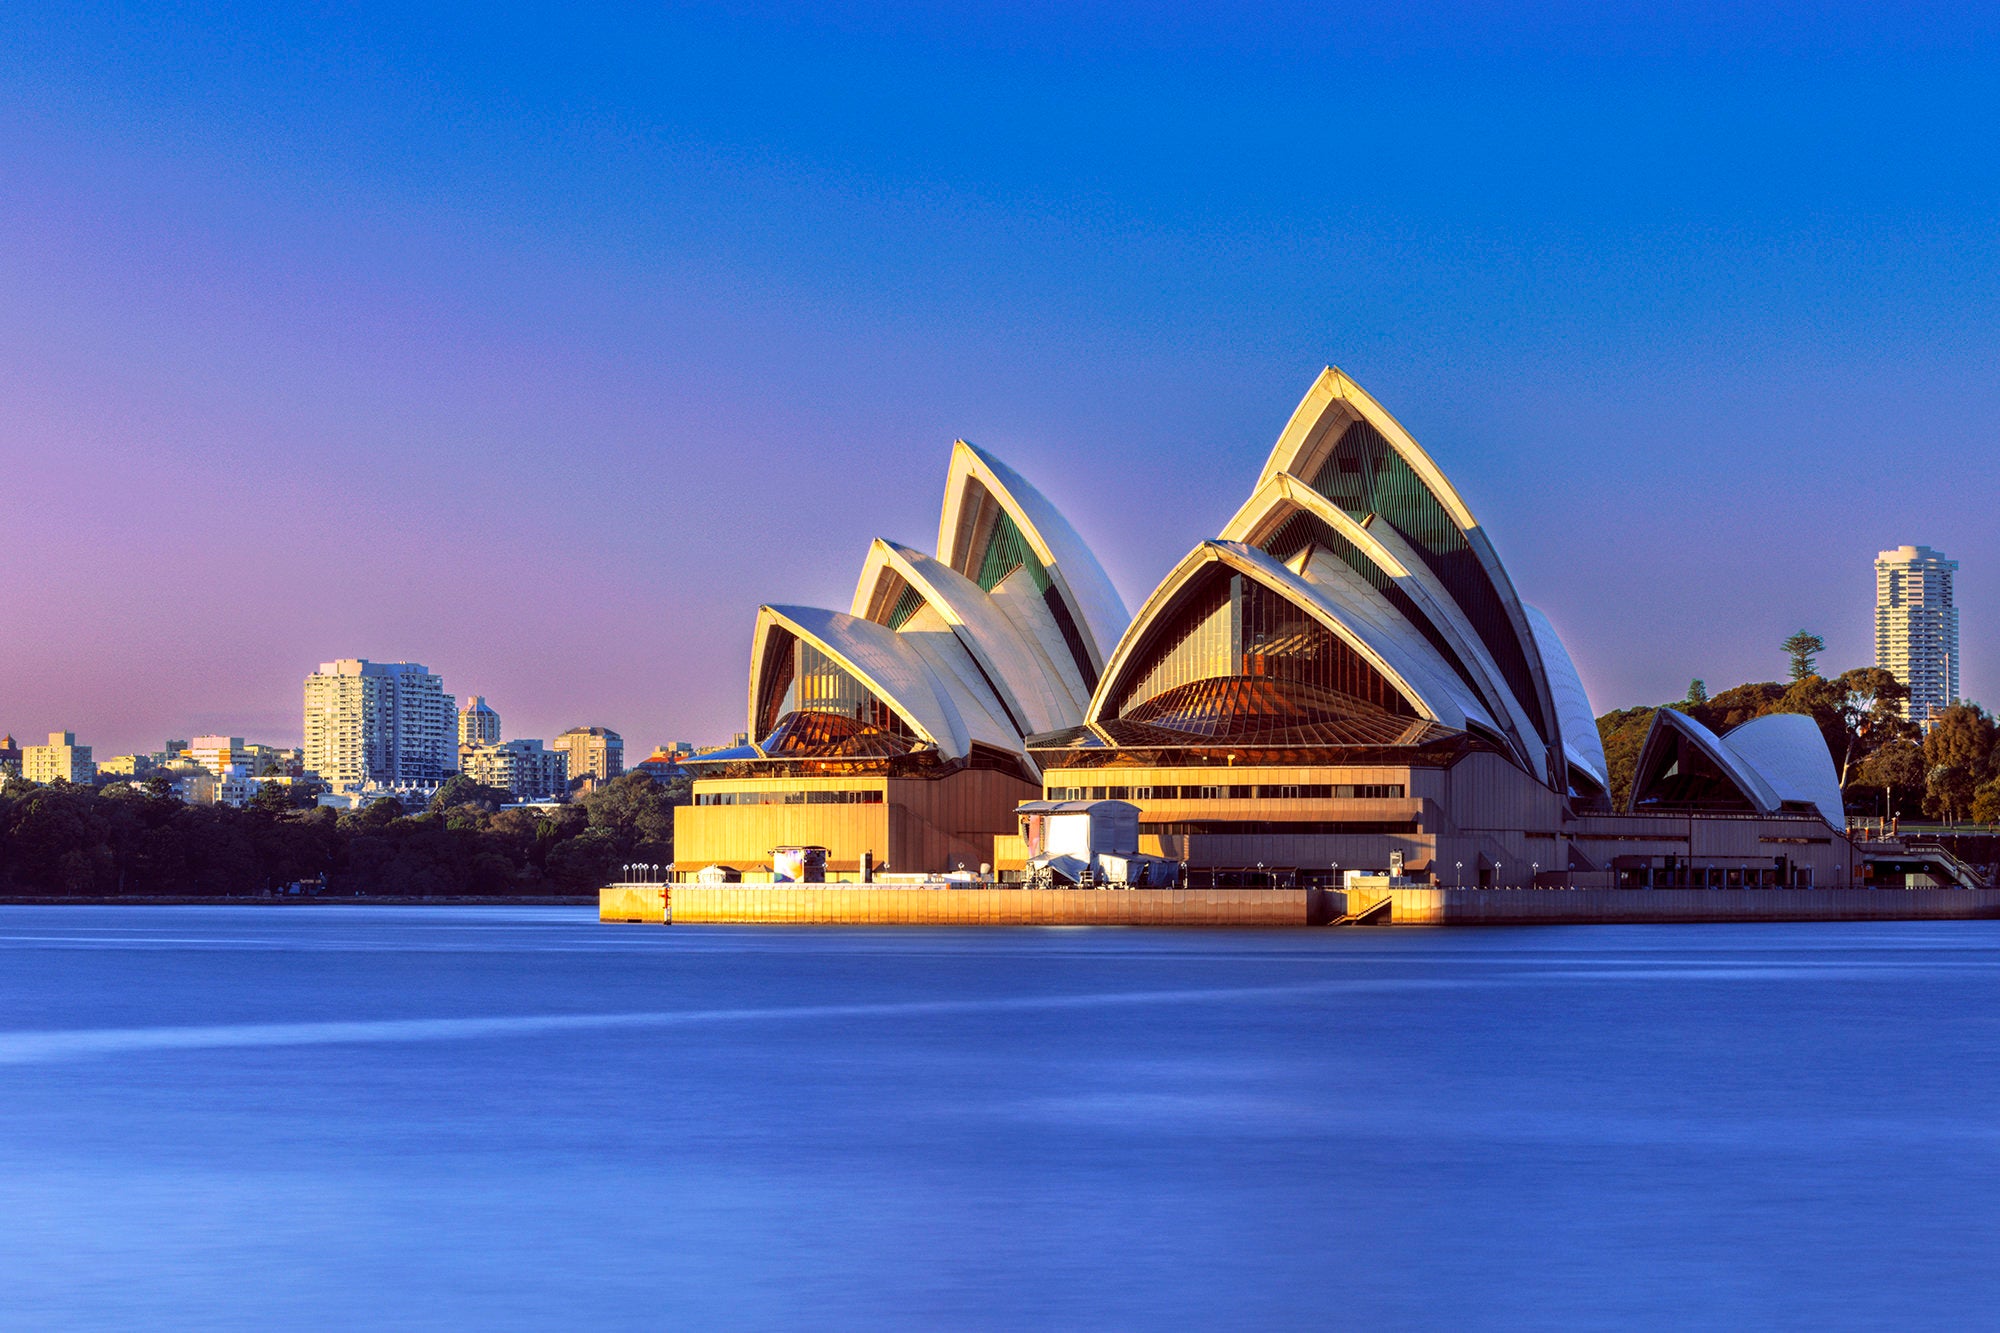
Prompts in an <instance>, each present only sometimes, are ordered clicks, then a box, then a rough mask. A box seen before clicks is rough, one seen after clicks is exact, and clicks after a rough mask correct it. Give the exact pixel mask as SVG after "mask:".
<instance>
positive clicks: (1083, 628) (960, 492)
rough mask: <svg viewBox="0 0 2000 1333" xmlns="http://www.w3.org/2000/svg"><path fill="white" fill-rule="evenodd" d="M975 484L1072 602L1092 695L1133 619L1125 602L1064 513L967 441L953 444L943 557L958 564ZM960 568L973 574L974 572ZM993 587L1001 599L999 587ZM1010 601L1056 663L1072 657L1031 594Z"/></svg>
mask: <svg viewBox="0 0 2000 1333" xmlns="http://www.w3.org/2000/svg"><path fill="white" fill-rule="evenodd" d="M974 482H976V483H978V486H979V488H980V489H981V490H983V491H985V492H986V493H987V494H988V495H990V496H992V497H993V499H994V500H995V501H997V502H998V503H999V505H1000V506H1001V508H1002V509H1003V510H1004V511H1005V512H1006V514H1007V516H1008V517H1009V518H1010V519H1012V520H1013V522H1014V525H1015V527H1017V528H1019V529H1020V531H1021V534H1022V536H1023V537H1024V538H1026V540H1027V542H1028V544H1029V545H1030V547H1032V548H1033V550H1034V553H1035V556H1036V558H1037V559H1038V560H1040V562H1041V564H1042V566H1043V568H1044V569H1045V570H1046V571H1047V574H1048V577H1049V580H1050V582H1051V583H1052V584H1053V585H1054V587H1055V590H1056V592H1057V595H1058V596H1060V597H1061V598H1062V599H1063V601H1064V604H1065V605H1066V606H1067V608H1068V610H1069V614H1070V617H1071V619H1072V620H1073V621H1074V622H1075V624H1076V627H1077V629H1078V630H1079V631H1080V633H1081V635H1082V640H1083V642H1082V649H1083V652H1084V655H1085V657H1086V658H1087V660H1088V665H1089V670H1088V671H1087V672H1086V671H1084V670H1083V669H1082V667H1083V664H1082V663H1077V664H1076V665H1077V668H1078V671H1077V675H1078V684H1079V686H1080V687H1081V688H1080V689H1079V691H1078V692H1079V693H1080V694H1081V695H1083V696H1085V697H1087V696H1088V694H1089V692H1090V683H1091V681H1092V680H1093V679H1094V678H1095V677H1096V676H1098V675H1100V674H1101V673H1102V672H1103V670H1104V665H1105V661H1106V659H1107V658H1108V657H1109V656H1110V653H1111V648H1112V646H1113V645H1114V644H1116V643H1117V642H1118V638H1119V636H1120V635H1121V634H1123V633H1124V632H1125V626H1126V625H1127V624H1128V623H1129V621H1130V616H1129V615H1128V614H1127V612H1126V610H1125V603H1124V600H1123V599H1122V598H1120V597H1119V595H1118V590H1117V589H1116V588H1115V587H1113V586H1112V583H1111V578H1110V576H1109V575H1107V574H1106V573H1105V572H1104V567H1103V566H1102V565H1100V564H1099V563H1098V562H1097V557H1096V556H1094V555H1092V554H1091V551H1090V548H1089V547H1088V546H1087V545H1085V544H1084V541H1083V538H1081V537H1079V536H1078V535H1077V532H1076V529H1075V528H1073V527H1071V526H1070V523H1069V520H1068V519H1066V518H1064V517H1063V515H1062V512H1061V511H1060V510H1058V509H1057V508H1056V507H1055V506H1054V505H1053V504H1051V503H1049V501H1048V499H1047V497H1045V496H1044V495H1043V494H1042V493H1041V492H1040V491H1038V490H1036V489H1035V488H1034V487H1033V486H1032V485H1030V484H1029V483H1028V482H1027V480H1026V479H1024V478H1023V477H1022V476H1021V474H1020V473H1018V472H1016V471H1014V469H1012V468H1010V467H1008V466H1007V465H1006V464H1005V463H1003V462H1001V461H1000V460H999V459H998V458H996V457H994V456H993V455H992V454H990V453H988V452H986V451H985V450H983V449H980V448H978V447H976V446H974V445H971V444H967V443H966V442H965V441H964V440H959V441H957V442H955V443H954V444H953V445H952V452H951V471H950V474H949V475H948V476H947V478H946V480H945V494H944V508H943V511H942V512H941V513H940V515H939V517H938V544H937V551H938V558H939V559H940V560H941V561H943V562H944V563H946V564H948V565H954V566H955V565H956V554H955V553H956V551H957V548H958V546H959V537H960V532H961V528H962V527H963V526H964V525H965V523H966V522H967V520H968V519H969V518H970V517H971V515H970V514H969V512H968V510H967V500H968V498H969V496H970V495H971V493H972V488H971V485H970V483H974ZM959 572H960V573H962V574H967V575H970V574H972V573H973V570H971V569H960V570H959ZM994 591H995V595H996V597H999V595H1000V590H999V589H995V590H994ZM1000 600H1001V601H1002V602H1003V605H1005V604H1007V602H1008V601H1009V599H1007V598H1004V597H1001V598H1000ZM1012 601H1013V602H1014V603H1015V604H1014V605H1011V606H1009V608H1008V609H1009V610H1010V612H1011V613H1013V614H1014V615H1015V616H1016V617H1017V618H1018V619H1021V620H1022V621H1023V622H1024V627H1026V628H1029V629H1031V630H1032V632H1033V636H1034V637H1035V638H1036V639H1037V640H1038V641H1045V642H1044V644H1043V646H1044V649H1045V650H1046V651H1048V652H1049V653H1050V656H1051V657H1053V658H1055V659H1056V660H1058V661H1064V662H1068V661H1069V660H1071V658H1072V654H1071V653H1070V650H1069V647H1068V645H1067V643H1066V641H1065V640H1064V639H1063V637H1062V635H1061V634H1060V632H1059V630H1058V628H1057V626H1056V625H1055V623H1054V621H1053V619H1052V618H1051V617H1050V616H1049V615H1048V613H1047V611H1046V610H1045V609H1043V608H1041V607H1038V606H1035V605H1033V601H1032V599H1028V598H1015V599H1012Z"/></svg>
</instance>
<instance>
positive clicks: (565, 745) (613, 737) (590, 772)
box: [549, 727, 625, 790]
mask: <svg viewBox="0 0 2000 1333" xmlns="http://www.w3.org/2000/svg"><path fill="white" fill-rule="evenodd" d="M549 744H550V745H551V747H552V748H554V749H558V750H561V751H563V752H564V753H565V754H567V755H568V756H569V779H570V785H571V786H574V787H582V788H584V789H585V790H588V789H590V788H592V787H597V786H601V785H602V784H604V783H606V782H609V781H611V779H613V778H615V777H617V776H619V775H620V774H622V773H623V772H624V771H625V739H624V737H622V736H620V735H619V734H618V733H617V732H615V731H613V730H611V728H609V727H571V728H570V729H569V730H568V731H565V732H564V733H563V734H562V735H560V736H558V737H556V738H555V739H554V740H553V741H551V742H549Z"/></svg>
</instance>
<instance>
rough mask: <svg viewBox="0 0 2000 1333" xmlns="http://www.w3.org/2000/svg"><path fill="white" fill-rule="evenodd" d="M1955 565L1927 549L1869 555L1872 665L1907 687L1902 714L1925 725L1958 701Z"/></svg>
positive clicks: (1910, 547) (1955, 563)
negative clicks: (1872, 599) (1872, 582)
mask: <svg viewBox="0 0 2000 1333" xmlns="http://www.w3.org/2000/svg"><path fill="white" fill-rule="evenodd" d="M1957 572H1958V561H1956V560H1947V559H1945V558H1944V556H1942V555H1940V554H1938V553H1937V552H1936V551H1933V550H1932V549H1931V548H1930V547H1928V546H1898V547H1897V548H1896V549H1895V550H1893V551H1883V552H1882V553H1881V554H1879V555H1877V556H1876V557H1875V665H1876V666H1878V667H1882V668H1883V669H1885V670H1887V671H1888V672H1890V673H1891V674H1892V675H1894V676H1895V677H1896V679H1897V680H1899V681H1901V682H1902V683H1903V684H1904V685H1905V686H1907V687H1908V688H1909V691H1910V700H1909V702H1908V703H1907V704H1905V705H1904V709H1903V716H1905V717H1907V718H1909V719H1910V721H1912V722H1923V723H1928V722H1929V720H1930V717H1931V714H1933V713H1935V712H1936V711H1937V710H1938V709H1940V708H1943V707H1944V706H1945V705H1946V704H1948V703H1951V702H1953V701H1954V700H1956V699H1957V698H1958V605H1957V603H1956V602H1954V601H1953V600H1952V589H1951V585H1952V577H1953V575H1955V574H1956V573H1957Z"/></svg>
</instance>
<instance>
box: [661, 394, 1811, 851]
mask: <svg viewBox="0 0 2000 1333" xmlns="http://www.w3.org/2000/svg"><path fill="white" fill-rule="evenodd" d="M749 731H750V734H751V736H752V738H753V739H752V743H751V744H749V745H747V746H742V747H739V748H737V749H734V750H728V751H722V752H718V753H713V754H709V755H707V756H703V757H702V758H701V759H700V760H699V761H698V765H699V767H698V769H697V772H698V774H699V777H698V780H697V782H696V784H695V794H694V803H693V804H692V805H691V806H687V807H684V808H682V809H681V810H680V811H679V812H678V815H677V822H676V826H675V837H676V865H677V867H678V875H679V876H680V877H691V876H692V875H693V874H694V873H697V872H699V871H701V870H703V869H707V871H708V873H709V874H711V875H716V874H727V875H729V876H731V877H736V876H741V877H742V878H744V879H751V880H754V879H758V878H768V877H769V876H770V873H771V868H772V866H773V864H774V853H775V852H776V851H777V850H778V849H780V848H787V847H800V846H809V847H819V848H825V849H826V871H827V875H828V878H830V879H834V878H837V879H851V878H860V877H869V876H899V875H916V874H938V873H951V872H958V871H964V872H968V873H972V874H979V873H982V872H984V871H986V870H988V869H989V868H990V870H991V871H992V873H994V874H996V875H997V876H998V877H1000V878H1002V879H1006V878H1010V877H1013V876H1017V875H1018V874H1019V873H1020V872H1021V870H1022V868H1023V865H1024V863H1025V861H1026V859H1027V849H1026V847H1025V846H1024V845H1023V843H1022V841H1021V838H1020V837H1019V834H1018V821H1017V815H1016V810H1017V807H1019V806H1020V805H1021V804H1022V803H1024V802H1029V801H1044V800H1046V801H1095V800H1119V801H1125V802H1129V803H1130V804H1131V805H1133V806H1136V807H1137V808H1138V810H1139V829H1140V844H1141V845H1140V847H1139V849H1138V850H1139V851H1140V852H1143V853H1148V854H1151V855H1153V856H1157V857H1163V858H1167V859H1169V860H1172V861H1174V862H1177V863H1179V864H1180V865H1181V866H1182V867H1184V869H1183V870H1182V874H1183V876H1184V877H1185V882H1187V883H1190V884H1193V885H1197V886H1199V885H1241V886H1257V885H1263V884H1271V885H1304V884H1321V883H1326V882H1329V881H1330V880H1331V879H1332V878H1333V877H1334V876H1335V875H1336V873H1337V872H1338V871H1339V870H1343V869H1344V870H1380V869H1385V868H1387V867H1389V866H1390V865H1391V864H1392V862H1395V863H1400V864H1401V865H1402V866H1403V867H1404V871H1405V874H1406V875H1408V876H1410V877H1411V878H1414V879H1418V880H1423V881H1429V882H1432V883H1436V884H1441V885H1446V886H1449V885H1453V884H1462V885H1464V886H1467V887H1472V886H1476V885H1525V884H1530V883H1534V884H1542V885H1550V886H1575V887H1586V886H1588V887H1612V886H1630V887H1666V886H1713V887H1757V886H1779V885H1783V886H1800V885H1814V884H1819V885H1826V884H1833V883H1844V882H1848V881H1849V880H1850V879H1851V867H1850V866H1849V865H1848V855H1849V852H1848V847H1847V844H1846V842H1845V840H1844V839H1843V838H1842V837H1841V836H1840V832H1839V830H1841V829H1842V828H1843V826H1844V817H1843V814H1842V808H1841V802H1840V791H1839V787H1838V784H1837V781H1836V779H1835V776H1834V771H1833V766H1832V761H1831V759H1830V757H1829V755H1828V753H1827V750H1826V746H1825V743H1824V741H1823V740H1822V739H1821V736H1820V733H1819V731H1818V729H1817V728H1816V727H1815V726H1814V724H1813V723H1812V721H1811V720H1810V719H1808V718H1804V717H1795V716H1778V717H1766V718H1760V719H1758V720H1756V721H1754V722H1751V723H1748V724H1745V725H1743V726H1741V727H1738V728H1736V729H1735V730H1733V731H1731V732H1730V733H1729V734H1727V735H1726V736H1717V735H1715V734H1713V733H1712V732H1710V731H1708V730H1707V729H1706V728H1704V727H1703V726H1702V725H1701V724H1700V723H1698V722H1696V721H1694V720H1693V719H1691V718H1688V717H1686V716H1684V715H1682V714H1679V713H1675V712H1672V711H1667V710H1662V712H1661V713H1660V714H1659V715H1658V718H1657V719H1656V722H1655V725H1654V729H1653V732H1652V734H1651V735H1650V736H1649V737H1648V739H1647V741H1646V743H1645V747H1644V751H1643V753H1642V755H1641V757H1640V760H1639V765H1638V771H1637V775H1636V777H1635V779H1634V782H1633V785H1632V790H1631V793H1630V795H1629V798H1628V799H1627V801H1626V803H1625V807H1624V808H1623V809H1617V810H1615V809H1613V807H1612V802H1611V799H1610V796H1609V794H1608V792H1609V786H1610V783H1609V777H1608V774H1607V771H1606V765H1605V759H1604V751H1603V748H1602V746H1601V744H1600V742H1599V740H1598V733H1597V727H1596V723H1595V721H1594V717H1593V710H1592V708H1591V704H1590V700H1589V698H1588V696H1587V694H1586V693H1585V690H1584V687H1583V683H1582V680H1581V679H1580V677H1579V675H1578V673H1577V669H1576V666H1575V663H1574V662H1573V661H1572V660H1571V658H1570V654H1569V652H1568V651H1567V649H1566V648H1565V647H1564V646H1563V643H1562V641H1561V639H1560V638H1558V636H1557V634H1556V632H1555V629H1554V627H1553V626H1552V625H1551V624H1550V623H1549V620H1548V618H1547V617H1546V616H1544V615H1542V614H1541V613H1540V612H1538V611H1537V610H1535V608H1534V607H1532V606H1530V605H1528V604H1526V603H1524V602H1523V601H1522V600H1521V599H1520V597H1519V596H1518V595H1517V593H1516V591H1515V588H1514V585H1513V583H1512V581H1511V580H1510V579H1509V578H1508V575H1507V571H1506V569H1505V568H1504V567H1503V566H1502V565H1501V563H1500V561H1499V558H1498V557H1497V556H1496V555H1495V553H1494V550H1493V547H1492V545H1491V544H1490V543H1489V542H1488V540H1487V538H1486V534H1485V533H1484V532H1483V531H1482V530H1481V528H1480V526H1479V524H1478V523H1477V522H1476V521H1475V520H1474V518H1473V516H1472V513H1471V510H1470V509H1469V508H1468V507H1467V506H1466V504H1465V502H1464V501H1463V500H1462V499H1461V498H1460V496H1459V495H1458V493H1457V491H1456V490H1454V489H1453V487H1452V485H1451V483H1450V482H1449V481H1448V480H1447V479H1446V478H1445V476H1444V474H1443V473H1442V472H1441V471H1439V469H1438V467H1437V466H1436V464H1434V463H1433V462H1432V461H1431V459H1430V458H1429V457H1428V456H1427V455H1426V454H1425V453H1424V451H1423V450H1422V449H1421V448H1419V447H1418V446H1417V444H1416V442H1415V441H1414V440H1413V439H1411V437H1410V436H1409V434H1408V433H1407V432H1406V431H1405V430H1404V429H1403V428H1402V426H1401V425H1399V424H1398V423H1397V422H1396V420H1395V419H1394V418H1393V417H1391V416H1390V415H1389V414H1388V413H1387V412H1385V411H1384V410H1383V409H1382V408H1381V406H1380V405H1379V404H1377V403H1376V402H1375V400H1374V399H1372V398H1370V397H1369V396H1368V395H1367V394H1366V393H1364V392H1363V391H1362V390H1361V389H1360V387H1359V386H1357V385H1356V384H1355V383H1354V382H1353V381H1352V380H1350V379H1348V378H1347V376H1345V375H1344V374H1342V373H1341V372H1340V371H1338V370H1331V369H1330V370H1327V371H1325V372H1324V373H1323V374H1321V376H1320V377H1319V379H1318V380H1317V382H1315V383H1314V384H1313V386H1312V389H1311V391H1310V392H1309V393H1307V395H1306V397H1305V399H1304V401H1303V402H1301V403H1300V404H1299V406H1298V409H1297V410H1296V411H1295V412H1294V413H1293V414H1292V418H1291V420H1290V422H1289V423H1287V425H1286V426H1285V429H1284V431H1283V433H1282V434H1281V435H1280V436H1279V438H1278V442H1277V444H1276V446H1275V447H1274V448H1273V449H1272V451H1271V454H1270V457H1269V460H1268V461H1267V462H1266V463H1265V465H1264V469H1263V472H1262V474H1261V475H1260V476H1259V477H1258V478H1257V479H1256V484H1255V485H1254V487H1252V489H1251V491H1250V495H1249V499H1248V500H1247V501H1246V502H1245V503H1244V504H1243V506H1242V507H1241V508H1240V509H1239V510H1238V511H1237V512H1236V514H1235V515H1234V517H1232V518H1231V519H1230V520H1229V522H1228V524H1227V525H1226V526H1225V527H1224V529H1223V530H1222V532H1220V533H1219V534H1217V536H1216V537H1215V538H1214V539H1213V540H1210V541H1204V542H1202V543H1201V544H1200V545H1199V546H1197V547H1195V548H1194V550H1192V551H1190V552H1189V553H1188V554H1187V556H1186V557H1185V558H1184V559H1183V560H1181V562H1180V563H1179V564H1178V565H1177V566H1175V568H1174V569H1173V570H1172V571H1171V572H1169V573H1168V574H1167V576H1166V577H1165V578H1164V579H1162V580H1161V581H1160V583H1159V585H1158V586H1157V587H1156V588H1154V589H1153V591H1152V594H1151V595H1150V596H1149V597H1148V598H1147V599H1146V601H1145V603H1144V605H1142V606H1141V607H1139V609H1138V612H1137V614H1136V615H1130V614H1128V612H1127V610H1126V608H1125V606H1124V604H1123V602H1122V601H1121V600H1120V598H1119V595H1118V593H1117V591H1116V590H1115V589H1114V588H1113V586H1112V584H1111V581H1110V579H1109V578H1107V577H1106V575H1105V573H1104V571H1103V569H1102V568H1101V567H1100V565H1099V564H1098V562H1097V560H1096V558H1095V557H1094V556H1093V555H1092V554H1091V551H1090V548H1089V547H1088V546H1087V545H1086V544H1085V543H1084V541H1083V539H1082V538H1081V537H1080V536H1079V535H1078V534H1077V532H1076V530H1075V529H1074V528H1073V527H1072V526H1071V525H1070V523H1069V522H1068V521H1067V520H1066V519H1065V518H1064V517H1063V516H1062V514H1061V513H1059V512H1058V511H1057V510H1056V509H1055V507H1054V506H1053V505H1051V504H1050V503H1049V501H1048V500H1047V499H1046V498H1045V497H1044V496H1043V495H1042V493H1041V492H1040V491H1038V490H1037V489H1035V487H1034V486H1033V485H1032V484H1030V483H1029V482H1028V481H1027V480H1026V479H1024V478H1023V477H1021V476H1020V475H1019V474H1018V473H1016V472H1014V471H1013V470H1012V469H1011V468H1009V467H1008V466H1007V465H1006V464H1005V463H1003V462H1001V461H1000V460H999V459H997V458H995V457H994V456H992V455H991V454H989V453H987V452H985V451H983V450H980V449H977V448H975V447H973V446H971V445H969V444H965V443H963V442H960V443H958V444H956V445H955V446H954V447H953V451H952V456H951V465H950V470H949V473H948V475H947V478H946V483H945V494H944V508H943V513H942V515H941V517H940V520H939V524H938V540H937V548H936V553H935V555H931V554H926V553H924V552H921V551H917V550H913V549H911V548H909V547H907V546H901V545H897V544H896V543H893V542H888V541H881V540H878V541H876V542H875V543H874V545H873V546H872V547H871V548H870V550H869V552H868V556H867V559H866V560H865V562H864V563H863V565H862V569H861V577H860V581H859V582H858V584H857V585H856V587H855V591H854V598H853V602H852V604H851V605H850V607H849V608H848V610H847V611H846V612H838V611H828V610H818V609H812V608H804V607H792V606H766V607H763V608H761V609H760V610H759V611H758V614H757V622H756V629H755V634H754V639H753V644H752V649H751V657H750V681H749ZM1397 853H1400V856H1397V855H1396V854H1397Z"/></svg>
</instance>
